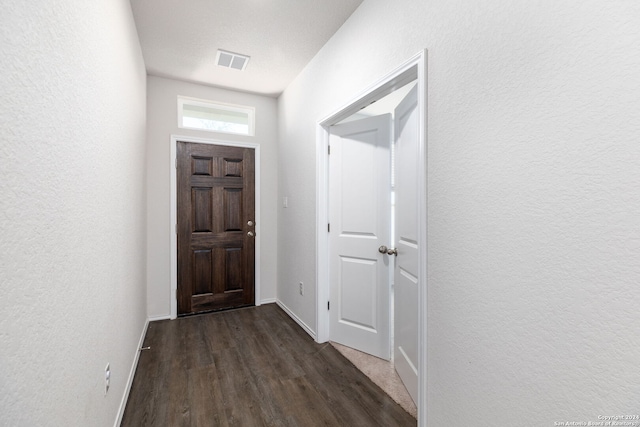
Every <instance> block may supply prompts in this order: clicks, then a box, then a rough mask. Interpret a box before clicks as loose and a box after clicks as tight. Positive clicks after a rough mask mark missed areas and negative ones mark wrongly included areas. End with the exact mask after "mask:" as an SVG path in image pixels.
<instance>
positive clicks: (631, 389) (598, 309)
mask: <svg viewBox="0 0 640 427" xmlns="http://www.w3.org/2000/svg"><path fill="white" fill-rule="evenodd" d="M638 22H640V5H639V4H638V3H637V2H634V1H624V0H614V1H609V2H602V1H592V0H588V1H582V2H557V1H551V0H544V1H536V2H512V1H506V0H505V1H499V0H491V1H472V0H465V1H462V0H457V1H456V0H454V1H446V2H445V1H425V0H399V1H395V2H387V1H383V0H365V1H364V3H363V4H362V5H361V7H360V8H359V9H358V10H356V12H355V13H354V15H352V17H351V18H350V19H349V20H348V21H347V23H346V24H345V25H344V26H343V27H342V28H341V30H340V31H339V32H338V33H337V34H336V35H335V36H334V37H333V39H332V40H331V41H330V42H329V43H328V44H327V45H326V46H325V47H324V48H323V50H322V51H320V53H319V54H318V55H317V56H316V57H315V58H314V60H313V61H312V62H311V63H310V64H309V65H308V66H307V68H306V69H305V70H304V71H303V72H302V73H301V74H300V75H299V76H298V77H297V79H296V80H295V81H294V82H293V83H292V84H291V85H290V86H289V88H288V89H287V90H286V91H285V92H284V94H283V95H282V96H281V98H280V101H279V113H280V114H279V126H280V128H279V130H280V163H279V164H280V170H279V186H280V187H279V188H280V192H281V194H280V195H281V196H285V195H286V196H288V197H289V203H290V207H289V208H288V209H282V208H280V217H279V223H280V228H279V251H280V255H279V259H280V263H279V280H278V285H279V288H278V298H279V299H281V300H282V301H283V302H284V303H285V304H286V305H287V306H288V307H289V308H291V309H292V310H293V311H294V313H295V314H296V315H298V316H299V317H301V318H302V319H303V320H304V321H305V322H306V323H307V324H308V325H310V326H311V327H312V328H315V314H314V313H315V305H316V302H315V301H314V300H313V299H314V295H315V292H314V291H313V289H312V288H313V286H314V278H315V248H314V246H315V237H314V232H315V230H314V229H313V227H311V226H310V224H312V223H313V221H314V218H315V209H316V206H315V194H314V189H315V161H316V159H315V135H316V134H315V123H316V122H317V120H319V119H321V118H323V117H324V116H326V115H327V114H329V113H330V112H332V111H334V110H336V109H337V108H338V107H340V106H342V105H343V104H345V103H346V102H347V101H349V100H350V99H352V98H353V97H354V96H355V95H356V94H357V93H358V92H359V91H361V90H362V89H364V88H365V87H366V86H368V85H370V84H371V83H373V82H374V81H375V80H377V79H379V78H380V77H382V76H383V75H384V74H385V73H387V72H389V71H390V70H392V69H393V68H394V67H395V66H397V65H398V64H400V63H401V62H402V61H404V60H406V59H407V58H409V57H410V56H411V55H413V54H415V53H416V52H417V51H419V50H420V49H423V48H428V49H429V73H428V78H429V84H428V89H429V95H428V126H429V129H428V156H429V164H428V167H429V171H428V189H429V197H428V202H429V208H428V215H429V221H428V231H429V241H428V252H429V255H428V266H429V278H428V297H429V303H428V306H429V312H428V321H429V323H428V325H427V328H428V337H429V341H428V349H427V352H428V363H429V372H428V389H429V393H428V396H427V398H428V411H427V417H428V421H429V425H433V426H445V425H451V426H461V425H477V426H495V425H519V426H547V425H554V422H566V421H585V422H586V421H597V417H598V416H599V415H612V414H625V413H632V414H637V413H638V412H639V411H640V406H639V403H638V402H640V370H638V369H637V363H638V361H639V360H640V345H638V344H640V310H638V301H640V286H638V282H639V278H640V221H639V220H638V212H639V211H640V193H639V192H638V188H640V167H639V166H640V144H639V143H638V135H640V77H639V76H640V50H639V49H638V46H640V25H638ZM425 220H426V219H425ZM300 280H303V281H305V283H306V284H307V291H306V292H305V296H304V297H301V296H299V295H297V293H296V286H297V283H298V281H300Z"/></svg>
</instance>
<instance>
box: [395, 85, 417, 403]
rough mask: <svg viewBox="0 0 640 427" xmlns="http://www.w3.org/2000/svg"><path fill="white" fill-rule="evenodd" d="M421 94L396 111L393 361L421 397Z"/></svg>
mask: <svg viewBox="0 0 640 427" xmlns="http://www.w3.org/2000/svg"><path fill="white" fill-rule="evenodd" d="M417 106H418V96H417V87H414V88H413V89H412V90H411V91H410V92H409V93H408V94H407V96H406V97H405V98H404V99H403V100H402V102H400V104H399V105H398V106H397V107H396V109H395V112H394V134H395V135H394V140H395V142H394V143H395V156H394V157H395V164H396V167H395V182H394V189H395V247H396V250H397V253H398V255H397V257H396V260H395V268H394V317H395V320H394V356H393V357H394V363H395V367H396V371H397V372H398V375H399V376H400V378H401V379H402V381H403V382H404V385H405V387H406V388H407V390H408V391H409V394H410V395H411V397H412V398H413V400H414V402H417V401H418V369H417V366H418V342H419V340H418V286H419V283H420V280H419V265H418V262H419V257H418V245H419V244H422V242H420V241H419V239H418V217H417V212H418V200H420V198H419V194H418V182H417V176H418V161H419V158H418V137H419V135H418V125H419V123H418V119H419V118H418V108H417Z"/></svg>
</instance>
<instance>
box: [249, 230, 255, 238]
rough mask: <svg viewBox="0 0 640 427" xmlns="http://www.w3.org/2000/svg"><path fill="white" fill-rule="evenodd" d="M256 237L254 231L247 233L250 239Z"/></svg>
mask: <svg viewBox="0 0 640 427" xmlns="http://www.w3.org/2000/svg"><path fill="white" fill-rule="evenodd" d="M255 235H256V233H254V232H253V231H249V232H248V233H247V236H249V237H255Z"/></svg>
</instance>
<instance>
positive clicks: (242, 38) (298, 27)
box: [131, 0, 362, 96]
mask: <svg viewBox="0 0 640 427" xmlns="http://www.w3.org/2000/svg"><path fill="white" fill-rule="evenodd" d="M360 3H362V0H188V1H185V0H131V6H132V9H133V15H134V19H135V21H136V27H137V29H138V35H139V37H140V43H141V45H142V53H143V55H144V60H145V64H146V67H147V72H148V73H149V74H152V75H156V76H164V77H171V78H175V79H179V80H186V81H191V82H196V83H202V84H208V85H214V86H219V87H225V88H230V89H235V90H241V91H248V92H254V93H259V94H263V95H269V96H277V95H279V94H280V93H281V92H282V91H283V90H284V89H285V88H286V87H287V85H288V84H289V83H290V82H291V81H292V80H293V79H294V78H295V76H296V75H298V73H299V72H300V71H301V70H302V69H303V68H304V66H305V65H306V64H307V63H308V62H309V61H310V60H311V58H313V56H314V55H315V54H316V53H317V52H318V51H319V50H320V48H321V47H322V46H323V45H324V44H325V43H326V42H327V40H329V38H331V36H332V35H333V34H334V33H335V32H336V31H337V30H338V28H340V26H341V25H342V24H343V23H344V21H346V20H347V18H348V17H349V16H350V15H351V13H352V12H353V11H354V10H355V9H356V8H357V7H358V6H359V5H360ZM218 49H223V50H227V51H231V52H236V53H241V54H245V55H248V56H250V57H251V60H250V61H249V64H248V66H247V68H246V70H245V71H238V70H233V69H226V68H223V67H219V66H217V65H215V59H216V51H217V50H218Z"/></svg>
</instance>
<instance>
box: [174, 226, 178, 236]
mask: <svg viewBox="0 0 640 427" xmlns="http://www.w3.org/2000/svg"><path fill="white" fill-rule="evenodd" d="M173 231H174V233H176V234H178V224H174V227H173Z"/></svg>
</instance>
